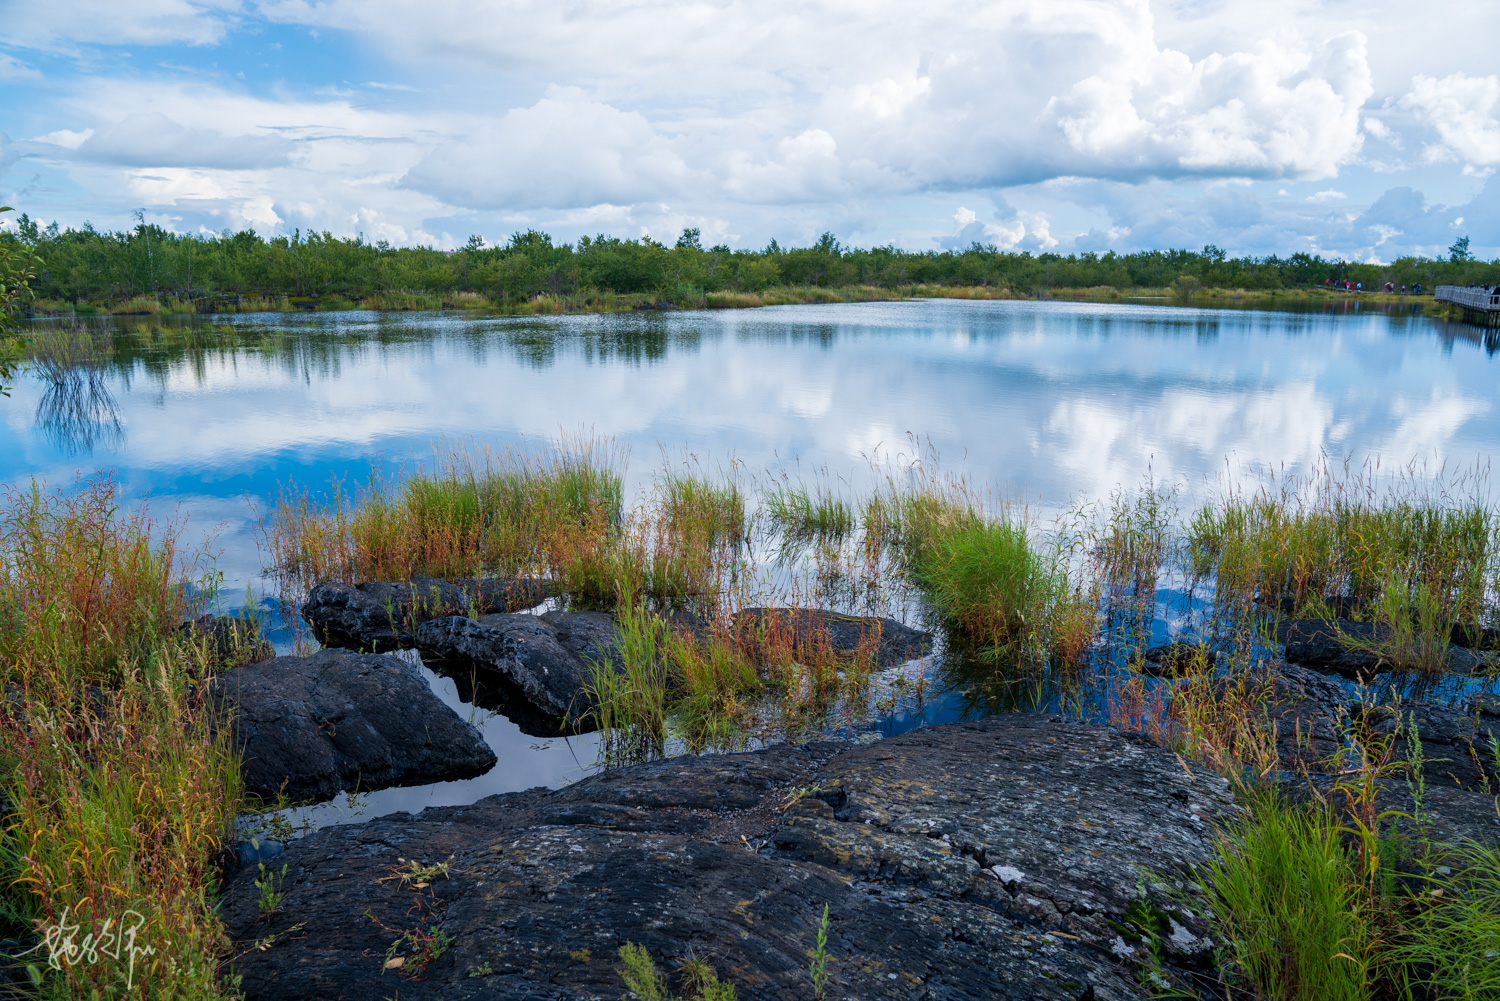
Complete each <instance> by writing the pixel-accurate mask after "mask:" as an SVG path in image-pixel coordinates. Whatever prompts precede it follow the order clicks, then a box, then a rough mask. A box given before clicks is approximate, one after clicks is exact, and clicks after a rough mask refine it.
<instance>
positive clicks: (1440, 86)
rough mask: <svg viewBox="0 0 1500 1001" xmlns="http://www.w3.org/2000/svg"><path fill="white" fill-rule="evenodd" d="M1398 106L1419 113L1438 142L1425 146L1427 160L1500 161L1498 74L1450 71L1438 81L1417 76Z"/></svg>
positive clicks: (1499, 83) (1476, 163) (1486, 163)
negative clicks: (1475, 75) (1470, 73)
mask: <svg viewBox="0 0 1500 1001" xmlns="http://www.w3.org/2000/svg"><path fill="white" fill-rule="evenodd" d="M1399 103H1400V106H1401V107H1403V108H1406V109H1409V110H1412V111H1414V112H1416V113H1417V114H1419V115H1420V116H1422V117H1423V118H1424V119H1425V120H1426V121H1427V122H1428V123H1429V124H1430V125H1431V126H1432V127H1433V128H1434V129H1436V130H1437V134H1438V137H1439V141H1438V142H1436V143H1432V144H1429V145H1428V146H1427V147H1426V149H1425V151H1424V152H1425V155H1426V158H1427V159H1428V160H1429V161H1443V160H1462V161H1465V162H1467V163H1469V164H1472V165H1475V166H1488V165H1490V164H1495V163H1500V120H1496V117H1495V114H1496V111H1497V110H1500V108H1497V105H1500V77H1497V76H1494V75H1490V76H1483V77H1471V76H1468V75H1467V74H1464V73H1453V74H1450V75H1448V76H1445V77H1443V78H1442V79H1441V80H1438V79H1434V78H1433V77H1429V76H1417V77H1415V78H1414V79H1413V80H1412V88H1411V91H1410V92H1409V93H1407V94H1406V95H1404V96H1403V97H1402V98H1401V100H1400V102H1399Z"/></svg>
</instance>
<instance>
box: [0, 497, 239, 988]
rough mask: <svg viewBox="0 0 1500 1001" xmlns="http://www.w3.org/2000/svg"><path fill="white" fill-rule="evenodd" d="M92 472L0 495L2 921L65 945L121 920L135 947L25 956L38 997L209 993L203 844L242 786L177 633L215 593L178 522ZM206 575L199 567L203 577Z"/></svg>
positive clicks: (208, 876) (209, 858)
mask: <svg viewBox="0 0 1500 1001" xmlns="http://www.w3.org/2000/svg"><path fill="white" fill-rule="evenodd" d="M120 507H121V505H120V503H119V499H118V494H117V490H116V487H115V484H114V483H113V482H112V481H111V480H109V479H108V478H104V477H99V478H95V479H93V480H89V481H84V482H81V483H79V484H78V485H76V486H75V487H74V489H73V490H71V491H45V490H43V488H42V487H41V486H40V485H38V484H35V483H33V484H32V485H30V487H29V488H26V489H16V490H12V491H10V492H8V493H7V494H5V495H4V498H3V501H0V608H4V609H5V610H6V614H5V618H4V620H3V621H0V675H3V678H4V681H5V683H6V689H7V698H6V700H5V705H4V707H3V708H0V776H3V778H0V797H3V801H4V802H5V803H6V807H7V816H6V823H5V829H4V832H3V835H0V874H3V876H4V881H5V883H4V885H5V890H4V892H3V894H0V919H3V920H4V921H5V922H6V923H7V924H8V925H9V932H10V934H13V935H14V934H19V935H21V936H31V935H39V934H41V933H43V932H45V931H46V930H47V929H49V928H58V927H60V926H61V925H62V924H63V923H64V922H65V921H66V923H67V924H68V925H77V926H78V930H77V932H76V933H75V934H74V938H75V941H79V942H81V941H83V936H84V935H88V934H93V935H95V936H98V935H100V934H102V933H104V931H105V930H106V928H110V929H113V930H115V931H117V932H118V931H120V930H122V929H134V934H135V939H134V944H135V947H136V951H135V953H134V954H133V955H134V961H133V963H132V962H131V956H132V954H131V953H129V952H125V951H122V952H121V953H120V955H119V956H118V957H113V956H112V957H106V958H105V959H104V960H102V961H99V962H92V961H91V962H89V963H86V964H85V963H78V964H75V965H69V964H66V963H63V964H60V966H61V968H60V969H51V968H50V967H49V966H48V963H47V958H48V957H47V956H45V955H38V954H33V955H32V956H31V957H30V958H29V959H28V960H27V962H29V963H30V964H31V965H32V966H33V967H34V971H33V973H32V977H33V979H34V981H35V983H36V984H37V985H38V992H39V994H40V996H43V997H52V998H64V997H66V998H93V997H105V996H111V997H112V996H126V995H127V994H128V996H131V997H137V996H138V997H148V998H168V997H170V998H210V997H219V996H221V984H220V979H221V976H220V975H221V970H220V965H219V963H220V958H221V956H222V954H223V952H224V950H225V948H226V947H227V942H226V941H225V939H224V935H223V931H222V928H221V926H220V925H219V923H218V920H217V918H216V916H215V915H214V913H213V909H212V900H211V896H210V895H211V892H212V887H213V885H214V884H215V882H216V881H217V867H216V866H217V855H218V852H219V851H220V850H221V849H222V848H223V846H224V844H225V841H226V839H227V837H228V836H229V834H230V832H231V827H232V823H233V819H234V817H235V815H236V813H237V812H238V811H239V809H240V805H241V803H242V801H243V794H242V789H241V784H240V779H239V764H238V758H237V756H236V754H235V753H234V752H233V749H232V747H231V746H230V738H229V728H228V727H227V726H225V725H224V723H225V721H224V720H223V718H222V716H221V715H220V713H219V711H218V710H217V708H216V707H215V706H214V705H212V704H210V703H209V702H208V701H207V695H206V686H203V685H201V684H200V685H197V686H196V687H194V685H193V682H194V681H195V680H201V679H202V677H203V676H204V675H205V674H206V673H208V672H209V671H210V670H211V669H212V668H213V666H214V664H213V663H212V661H211V658H210V656H209V651H208V643H207V642H206V641H202V640H199V641H194V640H193V639H192V638H191V637H190V636H188V635H187V634H184V633H183V632H181V631H180V630H179V628H178V627H179V626H180V624H181V623H182V622H183V620H184V619H185V618H187V617H188V616H189V615H192V614H195V613H196V612H197V611H198V610H199V609H200V608H201V607H202V606H203V604H204V603H205V602H206V601H208V600H210V599H211V598H212V591H211V589H209V590H208V591H200V592H198V596H197V597H194V595H193V592H192V591H191V590H190V589H189V584H190V583H192V581H193V578H194V576H195V575H196V574H197V572H198V571H200V570H201V569H202V566H201V563H200V562H199V561H198V560H197V559H195V558H193V557H191V556H190V555H188V554H184V553H182V552H181V551H180V550H179V549H178V548H177V545H176V532H175V531H174V526H158V525H155V524H153V523H152V522H151V521H150V520H149V519H148V518H147V517H146V515H145V514H144V513H143V512H142V511H140V510H137V511H135V512H122V511H121V510H120ZM199 582H200V583H207V584H211V583H212V578H211V577H207V578H205V577H199Z"/></svg>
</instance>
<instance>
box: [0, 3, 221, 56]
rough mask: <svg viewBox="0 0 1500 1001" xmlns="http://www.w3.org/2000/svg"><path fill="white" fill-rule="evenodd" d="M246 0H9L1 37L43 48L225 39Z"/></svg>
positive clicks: (0, 22)
mask: <svg viewBox="0 0 1500 1001" xmlns="http://www.w3.org/2000/svg"><path fill="white" fill-rule="evenodd" d="M240 8H241V4H240V0H51V2H47V3H14V4H6V5H5V17H4V19H3V20H0V39H4V40H5V41H6V42H8V43H9V44H11V45H16V46H21V47H26V48H35V49H41V50H43V51H58V50H62V51H72V50H73V49H74V48H75V47H76V46H78V45H83V44H105V45H132V44H145V45H170V44H174V43H186V44H189V45H208V44H211V43H214V42H218V41H220V40H221V39H222V38H223V37H224V35H225V32H226V31H227V30H228V27H229V22H230V20H231V18H232V16H233V15H234V13H235V12H236V11H238V10H239V9H240Z"/></svg>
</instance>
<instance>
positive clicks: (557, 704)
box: [416, 612, 621, 737]
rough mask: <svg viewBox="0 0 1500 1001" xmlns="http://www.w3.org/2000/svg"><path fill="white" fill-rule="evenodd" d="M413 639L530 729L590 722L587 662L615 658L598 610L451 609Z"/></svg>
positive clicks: (607, 622)
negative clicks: (474, 613)
mask: <svg viewBox="0 0 1500 1001" xmlns="http://www.w3.org/2000/svg"><path fill="white" fill-rule="evenodd" d="M416 640H417V646H418V647H419V648H420V649H421V651H422V653H423V656H424V658H425V659H427V661H428V663H430V664H431V665H432V667H433V668H434V670H438V671H441V672H442V673H444V674H447V675H449V676H450V677H454V678H455V679H459V680H460V687H461V688H464V686H465V685H467V690H466V695H468V696H470V697H472V699H473V701H475V702H476V703H477V704H479V705H482V706H485V707H486V708H493V709H498V710H500V711H501V712H503V713H504V714H505V715H506V716H507V717H508V718H509V719H510V720H511V721H512V722H513V723H515V724H516V725H517V726H519V727H520V728H521V730H522V732H524V733H526V734H529V735H531V736H533V737H555V736H557V735H558V734H559V733H560V732H562V731H564V730H570V731H573V732H583V731H586V730H588V729H590V728H591V727H592V725H593V724H592V723H591V721H590V719H589V716H590V714H591V712H592V711H593V709H594V708H596V707H595V705H594V702H593V701H592V700H591V699H590V698H589V696H588V693H587V692H585V691H584V686H585V685H586V684H587V682H588V679H589V674H590V668H591V665H592V664H594V663H596V662H602V661H607V662H609V663H611V664H612V665H614V666H615V668H616V669H619V668H620V666H621V661H620V654H619V651H618V650H617V649H616V648H615V620H614V617H613V616H610V615H607V614H605V613H603V612H548V613H546V614H545V615H528V614H525V613H499V614H494V615H481V616H480V617H479V618H477V619H470V618H466V617H464V616H462V615H452V616H448V617H446V618H441V619H432V620H429V621H427V622H423V623H422V624H420V625H419V626H417V631H416Z"/></svg>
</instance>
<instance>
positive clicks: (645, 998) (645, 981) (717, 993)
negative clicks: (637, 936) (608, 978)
mask: <svg viewBox="0 0 1500 1001" xmlns="http://www.w3.org/2000/svg"><path fill="white" fill-rule="evenodd" d="M619 955H620V964H621V965H620V966H619V968H618V969H619V972H620V978H621V979H622V980H624V981H625V987H626V988H627V989H628V990H629V991H630V992H631V993H633V994H634V995H635V996H636V998H638V999H639V1001H677V998H676V996H675V995H673V993H672V991H671V989H670V988H669V987H668V986H667V985H666V984H665V983H664V982H663V980H662V976H661V974H660V973H658V972H657V971H656V964H655V963H653V962H652V961H651V954H650V953H649V952H647V951H646V947H645V946H641V945H636V944H635V943H634V942H626V943H625V944H624V945H622V946H620V954H619ZM682 971H683V979H684V980H686V981H687V984H688V988H689V989H690V990H691V991H692V992H693V993H692V994H691V995H690V998H691V1001H735V991H734V985H733V984H731V983H729V982H727V981H722V980H720V979H719V978H718V976H717V975H716V974H715V973H714V969H713V967H712V966H709V965H708V964H707V963H705V962H703V961H702V960H698V959H691V958H689V959H686V960H684V961H683V963H682Z"/></svg>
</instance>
